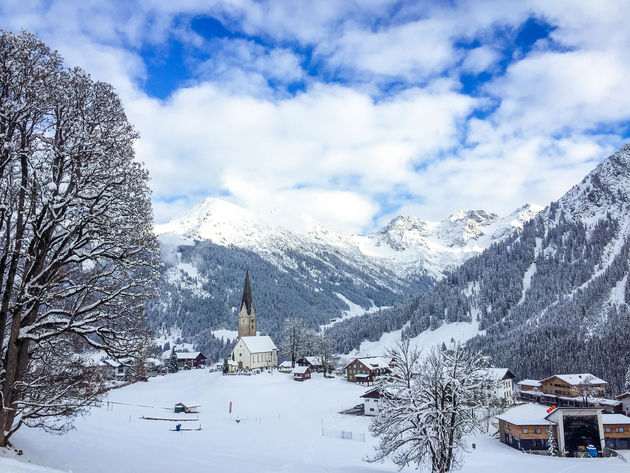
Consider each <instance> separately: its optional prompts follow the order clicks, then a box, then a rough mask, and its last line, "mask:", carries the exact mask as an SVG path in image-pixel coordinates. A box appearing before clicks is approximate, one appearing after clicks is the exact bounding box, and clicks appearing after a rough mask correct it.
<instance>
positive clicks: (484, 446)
mask: <svg viewBox="0 0 630 473" xmlns="http://www.w3.org/2000/svg"><path fill="white" fill-rule="evenodd" d="M365 391H366V388H364V387H361V386H358V385H357V384H355V383H348V382H347V381H345V380H343V379H323V378H322V376H321V375H320V374H316V375H314V377H313V379H311V380H308V381H306V382H303V383H298V382H295V381H293V380H292V379H291V375H285V374H282V373H278V372H275V373H274V374H273V375H272V374H267V373H265V374H261V375H256V376H222V375H221V374H219V373H208V372H206V371H205V370H192V371H183V372H179V373H176V374H169V375H166V376H164V377H158V378H151V379H150V380H149V382H148V383H136V384H134V385H130V386H126V387H124V388H121V389H118V390H114V391H110V392H109V393H108V398H107V400H108V401H110V404H107V403H103V405H102V406H101V407H95V408H93V409H92V410H91V413H90V415H88V416H87V417H83V418H79V419H77V421H76V429H75V430H73V431H70V432H69V433H68V434H66V435H64V436H55V435H50V434H47V433H45V432H43V431H41V430H35V429H28V428H22V429H20V430H19V431H18V432H17V433H16V434H15V436H14V439H13V440H14V442H15V445H16V447H17V448H20V449H22V450H24V452H25V454H24V457H25V458H21V460H20V462H19V466H18V468H22V466H23V465H27V464H26V463H23V462H22V460H24V461H28V460H31V461H32V462H34V463H37V464H40V465H48V466H50V467H52V468H57V469H60V470H64V471H74V472H81V473H111V472H118V473H137V472H145V471H147V472H151V473H172V472H200V471H216V472H221V473H241V472H244V471H256V472H260V473H277V472H286V473H321V472H331V473H333V472H338V473H342V472H343V473H367V472H395V471H398V469H397V467H396V466H395V465H393V464H392V463H391V462H389V461H386V462H384V463H367V462H365V459H366V458H367V457H369V456H370V455H371V454H372V453H373V446H374V444H375V439H373V438H372V437H371V436H370V434H369V422H370V418H368V417H364V416H349V415H342V414H339V413H338V411H340V410H342V409H346V408H349V407H352V406H354V405H356V404H358V403H360V401H361V399H360V395H361V394H363V393H364V392H365ZM189 399H193V400H196V401H197V402H198V403H199V404H200V407H199V411H200V412H199V414H198V415H194V417H193V415H176V414H174V413H173V412H172V406H173V405H174V404H175V403H176V402H180V401H185V400H189ZM114 402H115V403H114ZM230 402H232V407H233V409H232V414H230V413H229V412H228V406H229V403H230ZM118 403H120V404H118ZM141 406H142V407H141ZM147 406H153V407H147ZM141 416H145V417H160V418H174V417H182V418H198V419H199V420H198V421H194V422H180V423H181V424H182V425H184V424H185V425H186V426H189V425H190V426H193V427H197V426H198V425H199V424H201V427H202V430H200V431H192V432H171V431H169V429H171V428H173V427H174V425H175V424H176V423H177V422H166V421H152V420H142V419H140V417H141ZM236 419H239V420H240V422H238V423H237V422H235V420H236ZM341 431H345V432H352V434H353V438H354V439H356V440H346V439H342V438H339V437H341ZM363 436H364V437H363ZM470 441H473V442H475V443H476V444H477V448H476V449H475V450H470V451H469V452H466V453H465V454H464V458H463V460H464V466H463V469H462V470H461V471H462V472H463V473H485V472H487V471H496V472H503V471H510V472H511V473H530V472H532V471H536V472H541V473H553V472H560V471H566V472H569V471H570V472H571V473H595V472H597V473H618V472H621V471H625V469H627V464H625V463H623V462H622V461H621V460H619V459H615V458H613V459H601V458H597V459H589V460H584V459H575V458H553V457H542V456H536V455H525V454H523V453H521V452H519V451H518V450H515V449H513V448H510V447H508V446H506V445H502V444H500V443H499V442H498V440H496V439H494V438H491V437H490V436H488V435H485V434H483V435H480V436H479V437H477V438H471V439H470ZM5 465H8V466H9V468H12V467H14V466H15V465H17V463H16V462H14V461H11V462H7V461H6V460H4V459H2V458H1V457H0V471H2V472H5V471H6V472H11V473H27V472H28V473H31V472H33V473H39V472H41V473H57V471H56V470H50V469H27V467H26V466H25V467H24V469H16V470H12V469H5V468H3V466H5Z"/></svg>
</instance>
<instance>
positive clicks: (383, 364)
mask: <svg viewBox="0 0 630 473" xmlns="http://www.w3.org/2000/svg"><path fill="white" fill-rule="evenodd" d="M357 360H358V361H360V362H361V363H363V364H364V365H365V366H367V367H369V368H371V369H373V370H375V369H379V368H389V364H390V362H391V358H386V357H384V356H365V357H363V358H355V359H354V360H352V361H351V362H350V363H348V364H347V365H346V368H347V367H348V366H350V365H351V364H352V363H354V362H355V361H357Z"/></svg>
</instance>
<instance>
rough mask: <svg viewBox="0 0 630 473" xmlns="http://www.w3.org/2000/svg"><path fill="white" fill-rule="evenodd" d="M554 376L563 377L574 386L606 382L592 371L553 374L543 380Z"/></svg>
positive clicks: (563, 379) (562, 378)
mask: <svg viewBox="0 0 630 473" xmlns="http://www.w3.org/2000/svg"><path fill="white" fill-rule="evenodd" d="M552 378H558V379H561V380H562V381H564V382H565V383H567V384H571V385H572V386H580V385H587V386H588V385H594V384H606V381H604V380H603V379H600V378H598V377H597V376H593V375H592V374H590V373H579V374H554V375H553V376H549V377H548V378H545V379H543V380H542V381H541V382H545V381H548V380H550V379H552Z"/></svg>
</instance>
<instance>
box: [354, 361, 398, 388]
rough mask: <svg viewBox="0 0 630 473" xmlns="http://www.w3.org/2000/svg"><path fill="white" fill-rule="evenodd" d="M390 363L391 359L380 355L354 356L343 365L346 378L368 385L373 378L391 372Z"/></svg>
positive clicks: (372, 381) (371, 382)
mask: <svg viewBox="0 0 630 473" xmlns="http://www.w3.org/2000/svg"><path fill="white" fill-rule="evenodd" d="M390 365H391V359H389V358H385V357H382V356H366V357H363V358H355V359H354V360H353V361H351V362H350V363H348V364H347V365H346V367H345V371H346V379H347V380H348V381H350V382H352V383H361V384H365V385H367V386H369V385H370V384H373V383H374V378H376V377H378V376H383V375H385V374H388V373H391V370H390Z"/></svg>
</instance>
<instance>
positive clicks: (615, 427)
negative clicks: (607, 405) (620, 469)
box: [602, 414, 630, 450]
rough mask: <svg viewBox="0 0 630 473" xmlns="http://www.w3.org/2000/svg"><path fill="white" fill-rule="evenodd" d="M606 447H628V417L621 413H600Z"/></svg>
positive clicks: (629, 429) (624, 448)
mask: <svg viewBox="0 0 630 473" xmlns="http://www.w3.org/2000/svg"><path fill="white" fill-rule="evenodd" d="M602 424H603V426H604V439H605V444H606V447H608V448H612V449H614V450H628V449H630V417H628V416H625V415H623V414H602Z"/></svg>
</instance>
